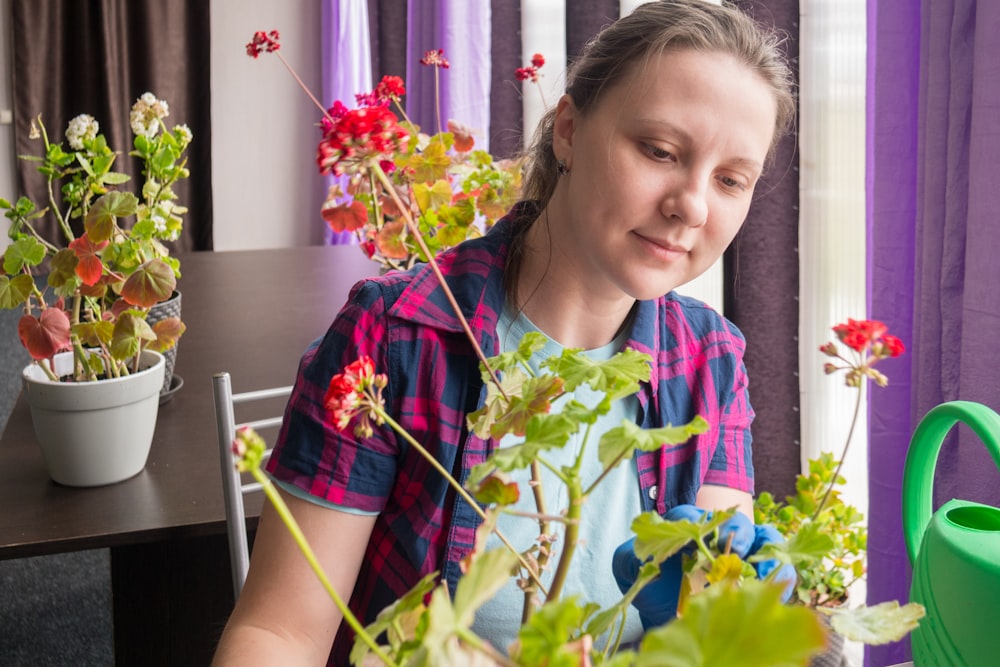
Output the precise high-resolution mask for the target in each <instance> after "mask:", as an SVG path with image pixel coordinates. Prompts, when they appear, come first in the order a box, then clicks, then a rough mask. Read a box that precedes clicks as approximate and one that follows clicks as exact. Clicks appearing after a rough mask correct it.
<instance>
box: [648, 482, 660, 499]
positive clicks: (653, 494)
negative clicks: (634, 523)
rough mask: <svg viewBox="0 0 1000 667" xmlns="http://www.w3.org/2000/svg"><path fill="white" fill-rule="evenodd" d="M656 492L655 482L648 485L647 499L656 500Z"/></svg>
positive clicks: (657, 490) (657, 491)
mask: <svg viewBox="0 0 1000 667" xmlns="http://www.w3.org/2000/svg"><path fill="white" fill-rule="evenodd" d="M658 493H659V489H657V488H656V485H655V484H654V485H653V486H651V487H649V499H650V500H656V496H657V494H658Z"/></svg>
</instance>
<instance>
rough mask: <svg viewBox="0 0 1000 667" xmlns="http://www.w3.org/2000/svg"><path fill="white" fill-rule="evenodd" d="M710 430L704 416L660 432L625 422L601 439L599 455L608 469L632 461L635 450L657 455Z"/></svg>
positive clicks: (658, 429)
mask: <svg viewBox="0 0 1000 667" xmlns="http://www.w3.org/2000/svg"><path fill="white" fill-rule="evenodd" d="M707 430H708V422H707V421H705V420H704V419H703V418H702V417H701V416H695V418H694V419H692V420H691V421H690V422H688V423H687V424H684V425H682V426H672V425H669V424H668V425H667V426H662V427H660V428H650V429H644V428H642V427H641V426H638V425H637V424H635V423H633V422H630V421H623V422H622V425H621V426H617V427H615V428H612V429H610V430H609V431H607V432H606V433H605V434H604V435H602V436H601V440H600V442H599V443H598V446H597V455H598V457H599V458H600V460H601V465H603V466H604V467H605V468H607V467H608V466H610V465H612V464H613V463H615V462H618V461H622V460H625V459H630V458H632V454H633V453H634V451H635V449H641V450H642V451H644V452H655V451H656V450H658V449H660V448H661V447H663V446H664V445H679V444H683V443H685V442H687V441H688V440H689V439H690V438H691V437H692V436H695V435H698V434H699V433H704V432H705V431H707Z"/></svg>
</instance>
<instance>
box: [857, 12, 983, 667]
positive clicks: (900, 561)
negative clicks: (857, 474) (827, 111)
mask: <svg viewBox="0 0 1000 667" xmlns="http://www.w3.org/2000/svg"><path fill="white" fill-rule="evenodd" d="M868 21H869V25H868V34H869V38H868V60H869V65H868V69H869V77H868V81H869V84H868V85H869V91H868V93H869V95H868V100H869V108H868V120H869V123H868V133H869V136H868V146H869V154H868V174H867V190H868V193H867V194H868V229H869V246H868V247H869V250H868V253H869V260H868V263H869V298H870V304H869V312H870V314H871V316H872V317H874V318H876V319H880V320H882V321H884V322H886V323H887V324H888V325H889V329H890V331H891V332H893V333H895V334H897V335H899V336H900V337H902V338H903V339H904V341H906V342H907V343H908V344H909V351H908V353H907V354H906V355H905V356H904V357H902V358H901V359H899V360H895V361H894V362H893V363H892V364H891V365H890V364H888V363H887V364H886V367H885V368H884V369H883V370H884V371H885V372H886V374H887V375H888V376H889V378H890V386H889V387H887V388H885V389H879V390H874V391H872V392H871V401H870V406H869V407H870V426H869V429H870V454H869V461H870V464H869V467H870V475H871V477H870V485H871V488H870V493H871V509H870V517H869V525H870V526H872V527H876V526H877V527H878V530H872V531H871V532H870V535H869V543H868V555H869V574H868V588H869V594H868V601H869V603H870V604H875V603H878V602H882V601H885V600H901V601H903V600H906V599H907V598H908V596H909V587H910V573H911V571H910V568H909V562H908V560H907V557H906V550H905V547H904V543H903V534H902V527H901V521H900V512H901V502H902V501H901V489H902V474H903V462H904V460H905V456H906V449H907V446H908V444H909V437H910V434H912V432H913V429H914V428H915V427H916V425H917V423H918V422H919V420H920V419H921V418H922V417H923V415H924V414H926V413H927V411H928V410H929V409H931V408H932V407H934V406H935V405H937V404H939V403H941V402H944V401H951V400H958V399H961V400H970V401H977V402H980V403H983V404H985V405H988V406H989V407H991V408H993V409H995V410H996V409H998V408H1000V376H998V374H997V373H996V370H995V368H994V366H995V360H996V357H995V356H994V354H993V352H994V350H995V348H996V344H995V341H996V339H997V338H998V337H1000V291H998V290H997V288H996V286H997V285H1000V265H998V263H997V262H996V260H995V248H997V247H1000V226H998V225H997V224H996V222H995V215H996V211H998V210H1000V189H998V188H997V187H996V185H995V183H994V182H993V176H992V174H993V172H994V171H995V169H994V167H995V159H994V157H995V156H996V155H1000V115H998V114H997V113H996V109H997V107H998V106H1000V68H997V66H996V63H997V62H1000V4H998V3H996V2H993V1H992V0H979V1H977V0H933V1H932V0H923V1H922V2H921V3H919V4H918V3H914V2H912V1H911V0H869V10H868ZM998 482H1000V474H998V472H997V470H996V466H995V465H994V464H993V462H992V460H991V459H990V457H989V456H988V454H987V452H986V449H985V448H984V447H983V445H982V444H981V443H980V442H979V441H978V439H976V438H975V436H973V435H972V434H971V432H968V431H966V430H965V429H964V428H962V429H958V430H956V431H955V432H953V433H952V434H951V435H950V438H949V441H948V442H947V443H946V444H945V446H944V448H943V449H942V452H941V457H940V459H939V462H938V465H937V476H936V480H935V506H939V505H940V504H941V503H943V502H945V501H947V500H949V499H951V498H962V499H966V500H973V501H978V502H983V503H988V504H991V505H997V504H1000V484H998ZM909 657H910V649H909V642H908V641H906V640H904V641H903V642H900V643H898V644H894V645H889V646H881V647H871V648H870V649H869V651H868V654H867V662H868V664H871V665H875V666H881V665H889V664H894V663H898V662H902V661H905V660H908V659H909Z"/></svg>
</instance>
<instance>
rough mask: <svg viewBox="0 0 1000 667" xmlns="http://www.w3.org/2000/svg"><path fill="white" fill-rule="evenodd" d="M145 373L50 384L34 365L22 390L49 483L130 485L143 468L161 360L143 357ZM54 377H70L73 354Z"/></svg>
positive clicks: (60, 359)
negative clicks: (121, 482)
mask: <svg viewBox="0 0 1000 667" xmlns="http://www.w3.org/2000/svg"><path fill="white" fill-rule="evenodd" d="M142 354H143V356H142V359H141V361H140V367H141V368H142V369H143V370H141V371H139V372H138V373H135V374H133V375H127V376H125V377H120V378H112V379H110V380H97V381H96V382H53V381H51V380H49V379H48V377H47V376H46V375H45V373H44V372H43V371H42V369H40V368H39V367H38V366H36V365H35V364H31V365H29V366H27V367H26V368H25V369H24V371H23V373H22V374H21V378H22V387H23V391H24V394H25V398H26V399H27V401H28V406H29V407H30V408H31V420H32V422H33V423H34V426H35V435H36V436H37V438H38V443H39V445H40V446H41V448H42V454H43V456H44V457H45V465H46V467H47V468H48V471H49V475H50V476H51V477H52V479H53V480H55V481H56V482H59V483H60V484H65V485H67V486H101V485H104V484H113V483H114V482H120V481H122V480H124V479H128V478H129V477H132V476H133V475H136V474H137V473H139V472H140V471H141V470H142V469H143V468H144V467H145V466H146V459H147V458H148V456H149V447H150V445H151V444H152V442H153V431H154V430H155V428H156V414H157V410H158V409H159V398H160V389H161V388H162V386H163V370H164V359H163V355H161V354H159V353H158V352H152V351H149V350H147V351H144V352H143V353H142ZM54 364H55V368H54V370H55V374H56V375H57V376H62V375H66V374H69V373H70V372H72V367H73V356H72V352H62V353H60V354H57V355H56V356H55V359H54Z"/></svg>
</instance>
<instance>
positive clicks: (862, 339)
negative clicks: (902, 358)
mask: <svg viewBox="0 0 1000 667" xmlns="http://www.w3.org/2000/svg"><path fill="white" fill-rule="evenodd" d="M886 331H888V327H887V326H886V325H885V324H883V323H882V322H879V321H878V320H852V319H848V320H847V322H846V323H843V324H838V325H836V326H835V327H833V332H834V333H835V334H837V338H838V339H839V340H840V342H842V343H843V344H844V345H846V346H847V347H849V348H850V349H852V350H854V351H855V352H857V353H858V358H860V360H861V361H860V362H853V363H852V362H850V361H848V360H846V359H844V357H842V356H841V354H840V352H839V351H838V350H837V345H836V344H835V343H833V342H829V343H827V344H826V345H823V346H821V347H820V348H819V351H820V352H822V353H823V354H825V355H826V356H828V357H835V358H838V359H841V360H843V361H845V362H847V363H846V365H840V366H838V365H837V364H834V363H827V364H825V365H824V366H823V370H824V371H825V372H826V374H827V375H830V374H831V373H836V372H837V371H839V370H845V369H846V370H847V377H846V378H845V381H846V383H847V386H849V387H858V386H860V385H861V380H862V378H864V377H869V378H871V379H872V380H875V382H876V384H878V385H879V386H882V387H884V386H886V385H887V384H888V382H889V381H888V379H887V378H886V377H885V375H883V374H882V373H880V372H879V371H877V370H875V369H874V368H873V366H874V365H875V362H877V361H878V360H879V359H885V358H886V357H898V356H899V355H901V354H903V352H905V351H906V348H905V346H904V345H903V341H901V340H900V339H899V338H897V337H896V336H892V335H890V334H887V333H886Z"/></svg>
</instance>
